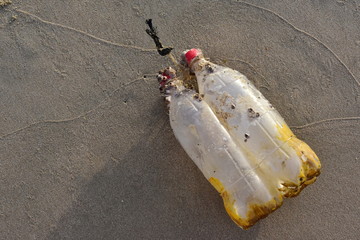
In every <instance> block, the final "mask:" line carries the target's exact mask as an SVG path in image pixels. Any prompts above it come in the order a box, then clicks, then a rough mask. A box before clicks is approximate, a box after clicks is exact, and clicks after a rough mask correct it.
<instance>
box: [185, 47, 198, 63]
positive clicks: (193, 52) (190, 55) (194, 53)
mask: <svg viewBox="0 0 360 240" xmlns="http://www.w3.org/2000/svg"><path fill="white" fill-rule="evenodd" d="M200 54H201V50H200V49H196V48H192V49H190V50H189V51H187V52H186V53H185V58H186V62H187V63H188V64H190V63H191V61H192V60H193V59H194V58H196V57H197V56H199V55H200Z"/></svg>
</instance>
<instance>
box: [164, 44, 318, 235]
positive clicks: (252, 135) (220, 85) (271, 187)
mask: <svg viewBox="0 0 360 240" xmlns="http://www.w3.org/2000/svg"><path fill="white" fill-rule="evenodd" d="M183 60H184V62H185V64H186V65H187V67H188V68H190V69H191V71H192V72H194V73H195V75H196V80H197V83H198V91H199V92H198V93H197V92H195V91H194V90H190V89H186V88H184V87H175V88H172V89H171V91H170V92H169V95H170V96H171V101H170V123H171V127H172V128H173V130H174V133H175V136H176V138H177V139H178V140H179V142H180V143H181V145H182V146H183V148H184V149H185V151H186V152H187V153H188V155H189V156H190V157H191V159H192V160H193V161H194V162H195V163H196V165H197V166H198V167H199V168H200V170H201V171H202V172H203V174H204V176H205V177H206V178H207V179H208V180H209V181H210V182H211V184H212V185H213V186H214V187H215V188H216V190H217V191H218V192H219V193H220V194H221V196H222V198H223V200H224V205H225V209H226V211H227V212H228V214H229V215H230V217H231V218H232V219H233V220H234V222H236V223H237V224H238V225H239V226H241V227H242V228H244V229H246V228H248V227H250V226H252V225H253V224H255V223H256V221H258V220H259V219H261V218H263V217H265V216H267V215H268V214H269V213H271V212H272V211H274V210H275V209H276V208H278V207H279V206H281V204H282V200H283V197H293V196H296V195H297V194H299V193H300V191H301V190H302V189H303V188H304V187H305V186H307V185H308V184H310V183H312V182H314V181H315V180H316V177H317V176H318V175H319V173H320V161H319V159H318V158H317V156H316V154H315V153H314V152H313V151H312V150H311V148H310V147H309V146H308V145H307V144H306V143H304V142H303V141H301V140H299V139H298V138H296V136H295V135H294V134H293V133H292V131H291V130H290V128H289V127H288V126H287V125H286V123H285V121H284V120H283V118H282V117H281V116H280V114H279V113H278V112H277V111H276V110H275V109H274V108H273V107H272V105H271V104H270V103H269V102H268V101H267V100H266V99H265V97H264V96H263V95H262V94H261V93H260V92H259V91H258V90H257V89H256V88H255V86H254V85H253V84H252V83H251V82H250V81H249V80H248V79H247V78H246V77H245V76H244V75H243V74H241V73H239V72H238V71H235V70H233V69H230V68H227V67H223V66H219V65H216V64H214V63H211V62H209V61H208V60H206V59H205V58H204V57H203V54H202V52H201V50H199V49H191V50H188V51H186V52H184V54H183ZM174 85H175V86H180V85H181V83H180V82H177V83H176V81H175V83H174Z"/></svg>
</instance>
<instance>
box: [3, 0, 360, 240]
mask: <svg viewBox="0 0 360 240" xmlns="http://www.w3.org/2000/svg"><path fill="white" fill-rule="evenodd" d="M3 2H6V1H0V5H1V4H2V3H3ZM128 2H129V3H128ZM128 2H126V1H124V2H122V1H115V0H110V1H102V0H99V1H69V2H64V1H55V0H48V1H39V0H27V1H13V3H12V4H10V5H7V6H5V7H0V93H1V94H0V109H1V118H0V120H1V122H0V161H1V162H0V218H1V221H0V229H1V230H0V238H1V239H356V238H358V236H359V235H360V230H359V229H358V227H357V226H358V216H359V204H358V199H359V197H360V194H359V190H360V189H359V183H360V181H359V180H358V175H359V174H358V170H359V167H360V164H359V161H360V152H359V150H358V149H359V145H360V140H359V139H360V120H359V118H360V107H359V106H360V105H359V104H360V98H359V95H360V83H359V81H360V59H359V56H360V28H359V26H360V4H359V3H358V2H357V1H326V2H325V1H317V2H312V3H294V1H289V0H279V1H271V3H270V1H268V3H263V1H259V0H252V1H251V0H248V1H247V3H245V2H240V1H230V0H229V1H205V0H199V1H181V2H178V1H172V0H171V1H170V0H169V1H153V2H152V3H151V4H150V3H148V2H147V1H131V3H130V1H128ZM147 18H153V20H154V23H155V24H156V25H157V26H158V30H159V35H160V38H161V40H162V41H163V43H164V44H165V45H169V46H172V47H174V48H175V49H174V54H175V55H176V56H179V55H180V54H181V52H182V51H183V50H185V49H188V48H192V47H199V48H201V49H202V50H203V52H204V54H205V55H206V56H207V57H209V58H210V60H212V61H214V62H216V63H219V64H223V65H226V66H229V67H232V68H234V69H237V70H239V71H241V72H243V73H244V74H246V75H247V76H248V77H249V79H250V80H252V81H253V82H254V83H255V85H256V86H257V87H258V88H259V89H260V90H261V91H262V93H263V94H264V95H265V96H266V97H267V98H268V99H269V100H270V102H271V103H272V104H273V106H275V108H276V109H278V111H279V112H280V113H281V114H282V116H283V117H284V118H285V120H286V121H287V123H288V124H289V125H290V126H291V127H292V129H293V131H294V132H295V134H297V135H298V136H299V138H301V139H303V140H305V141H306V142H307V143H308V144H309V145H310V146H311V147H312V148H313V149H314V151H315V152H316V153H317V155H318V156H319V157H320V159H321V161H322V166H323V167H322V174H321V175H320V177H319V179H318V181H317V182H316V183H314V184H312V185H310V186H309V187H307V188H306V189H304V190H303V192H302V193H301V194H300V196H298V197H296V198H293V199H285V201H284V204H283V206H282V207H281V208H280V209H278V210H277V211H276V212H274V213H273V214H271V215H270V216H268V217H267V218H266V219H263V220H261V221H260V222H259V223H258V224H257V225H255V226H254V227H252V228H251V229H250V230H247V231H244V230H241V229H240V228H238V227H237V226H236V225H235V224H234V223H233V222H232V221H231V219H230V218H229V217H228V215H227V214H226V212H225V210H224V207H223V204H222V200H221V197H220V196H218V194H217V192H216V190H215V189H213V188H212V187H211V185H210V184H209V183H208V182H207V180H206V179H205V178H204V177H203V176H202V174H201V172H200V171H199V170H198V169H197V168H196V166H195V164H193V162H192V161H191V159H190V158H189V157H188V156H187V155H186V153H185V152H184V151H183V150H182V148H181V147H180V145H179V143H178V142H177V141H176V139H175V137H174V135H173V133H172V130H171V128H170V125H169V121H168V116H167V114H166V111H165V107H164V105H163V100H162V99H161V96H160V94H159V91H158V84H157V80H156V79H155V74H156V73H157V71H158V70H160V69H162V68H164V67H166V66H168V65H171V62H170V61H169V60H168V58H164V57H161V56H159V55H158V54H157V52H156V50H155V49H154V44H153V42H152V40H151V39H150V38H149V37H148V36H147V35H146V33H145V31H144V30H145V28H146V26H145V19H147Z"/></svg>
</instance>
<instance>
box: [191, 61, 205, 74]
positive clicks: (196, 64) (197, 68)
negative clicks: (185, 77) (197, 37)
mask: <svg viewBox="0 0 360 240" xmlns="http://www.w3.org/2000/svg"><path fill="white" fill-rule="evenodd" d="M209 64H210V62H209V61H207V60H205V58H199V59H194V61H193V62H192V63H191V64H190V69H191V71H193V72H194V73H195V74H196V73H197V72H201V71H203V70H204V69H205V68H206V66H207V65H209Z"/></svg>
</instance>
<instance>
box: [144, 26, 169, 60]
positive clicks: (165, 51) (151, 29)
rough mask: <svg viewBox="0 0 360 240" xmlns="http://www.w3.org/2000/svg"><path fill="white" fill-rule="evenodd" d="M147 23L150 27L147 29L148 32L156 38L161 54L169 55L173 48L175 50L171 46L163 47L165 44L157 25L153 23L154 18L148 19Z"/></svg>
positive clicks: (157, 47)
mask: <svg viewBox="0 0 360 240" xmlns="http://www.w3.org/2000/svg"><path fill="white" fill-rule="evenodd" d="M146 24H147V25H148V26H149V28H148V29H146V33H147V34H148V35H149V36H150V37H151V38H152V39H153V40H154V42H155V45H156V49H157V51H158V53H159V54H160V55H161V56H166V55H168V54H169V53H170V52H171V50H173V48H171V47H167V48H164V47H163V45H162V44H161V42H160V38H159V37H158V35H157V31H156V27H154V26H153V24H152V19H147V20H146Z"/></svg>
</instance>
